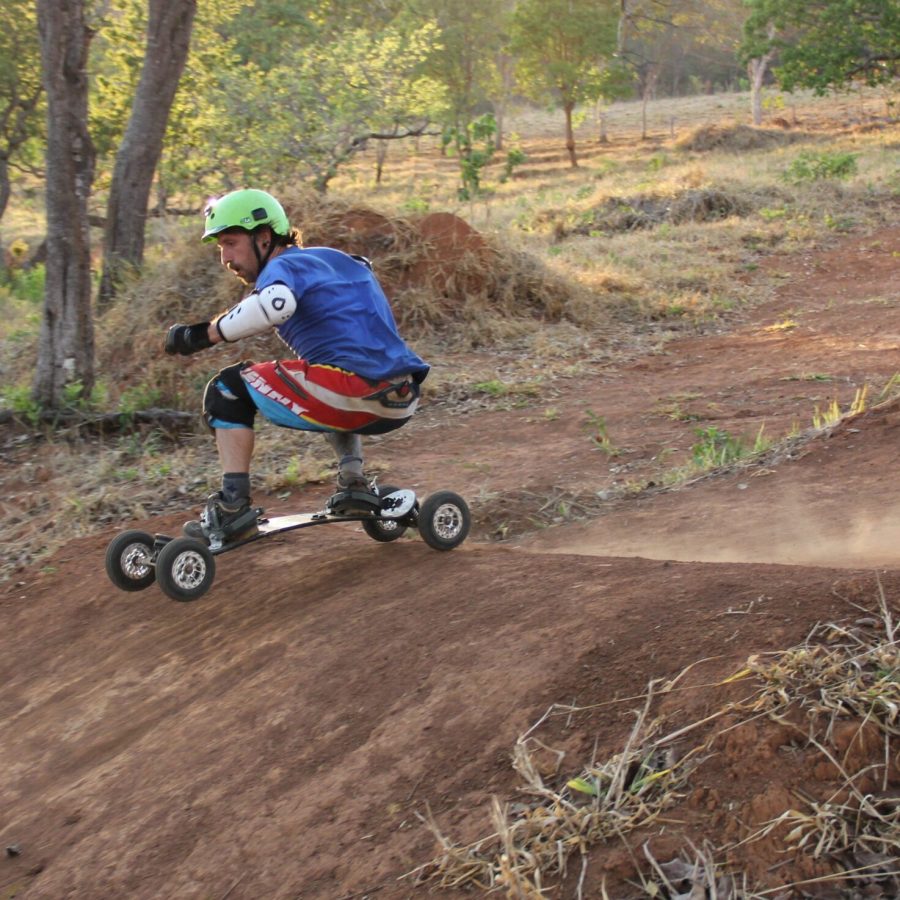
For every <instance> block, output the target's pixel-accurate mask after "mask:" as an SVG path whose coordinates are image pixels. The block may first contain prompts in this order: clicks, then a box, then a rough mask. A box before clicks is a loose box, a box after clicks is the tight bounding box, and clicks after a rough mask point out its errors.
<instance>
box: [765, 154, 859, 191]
mask: <svg viewBox="0 0 900 900" xmlns="http://www.w3.org/2000/svg"><path fill="white" fill-rule="evenodd" d="M856 158H857V154H856V153H814V152H813V151H811V150H805V151H804V152H803V153H801V154H800V155H799V156H798V157H797V158H796V159H795V160H794V161H793V162H792V163H791V164H790V165H789V166H788V167H787V169H785V171H784V174H783V175H782V177H783V178H784V180H785V181H789V182H791V183H792V184H800V183H802V182H804V181H822V180H824V179H829V178H837V179H843V178H850V177H851V176H852V175H855V174H856V170H857V165H856Z"/></svg>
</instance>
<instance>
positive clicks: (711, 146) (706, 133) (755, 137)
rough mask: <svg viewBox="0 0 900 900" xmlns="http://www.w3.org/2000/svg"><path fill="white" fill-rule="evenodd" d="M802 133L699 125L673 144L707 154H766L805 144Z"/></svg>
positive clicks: (681, 148) (678, 147)
mask: <svg viewBox="0 0 900 900" xmlns="http://www.w3.org/2000/svg"><path fill="white" fill-rule="evenodd" d="M807 139H808V136H807V135H806V134H804V133H803V132H797V131H785V130H783V129H771V128H754V127H753V126H751V125H719V124H712V125H701V126H700V127H699V128H695V129H694V130H693V131H691V132H689V133H688V134H686V135H685V136H684V137H682V138H679V139H678V140H677V141H676V142H675V147H676V148H677V149H678V150H688V151H691V152H694V153H707V152H709V151H711V150H718V151H723V152H725V153H746V152H747V151H750V150H770V149H772V148H774V147H786V146H788V145H789V144H794V143H797V142H798V141H802V140H807Z"/></svg>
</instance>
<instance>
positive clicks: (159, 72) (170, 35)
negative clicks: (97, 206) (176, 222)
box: [97, 0, 197, 312]
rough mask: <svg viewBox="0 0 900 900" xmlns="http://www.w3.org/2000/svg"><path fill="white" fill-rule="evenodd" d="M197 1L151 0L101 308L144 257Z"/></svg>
mask: <svg viewBox="0 0 900 900" xmlns="http://www.w3.org/2000/svg"><path fill="white" fill-rule="evenodd" d="M196 10H197V0H150V16H149V21H148V24H147V52H146V56H145V57H144V64H143V67H142V68H141V79H140V81H139V82H138V86H137V90H136V91H135V95H134V105H133V106H132V110H131V117H130V118H129V120H128V127H127V129H126V130H125V136H124V137H123V138H122V144H121V146H120V147H119V150H118V153H117V154H116V165H115V168H114V170H113V176H112V184H111V185H110V193H109V202H108V204H107V209H106V232H105V235H104V248H103V249H104V252H103V275H102V277H101V279H100V291H99V295H98V298H97V308H98V311H101V312H102V311H103V310H105V309H107V308H108V306H109V304H110V302H111V301H112V299H113V297H114V296H115V294H116V291H117V289H118V286H119V284H120V283H121V280H122V278H123V277H124V276H126V275H127V274H128V272H129V271H134V270H135V269H137V268H139V267H140V265H141V263H142V262H143V259H144V228H145V225H146V220H147V206H148V203H149V201H150V191H151V189H152V186H153V176H154V174H155V173H156V167H157V164H158V163H159V158H160V154H161V153H162V144H163V138H164V137H165V133H166V124H167V122H168V119H169V110H170V109H171V107H172V101H173V100H174V98H175V91H176V90H177V89H178V81H179V79H180V78H181V73H182V72H183V71H184V65H185V62H186V61H187V55H188V50H189V48H190V42H191V28H192V26H193V22H194V14H195V12H196Z"/></svg>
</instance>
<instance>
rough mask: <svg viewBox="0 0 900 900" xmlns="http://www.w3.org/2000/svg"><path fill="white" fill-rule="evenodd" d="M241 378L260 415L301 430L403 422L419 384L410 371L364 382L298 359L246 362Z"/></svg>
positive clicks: (378, 429) (367, 429) (372, 428)
mask: <svg viewBox="0 0 900 900" xmlns="http://www.w3.org/2000/svg"><path fill="white" fill-rule="evenodd" d="M241 377H242V378H243V380H244V383H245V384H246V385H247V389H248V390H249V392H250V398H251V399H252V400H253V402H254V403H255V404H256V408H257V409H258V410H259V411H260V413H262V415H263V416H264V417H265V418H266V419H268V420H269V421H270V422H273V423H274V424H275V425H281V426H282V427H284V428H299V429H301V430H303V431H349V432H354V433H356V434H382V433H384V432H386V431H392V430H393V429H395V428H399V427H400V426H401V425H403V424H404V423H405V422H406V421H408V419H409V418H410V416H412V414H413V413H414V412H415V411H416V407H417V406H418V403H419V383H418V381H417V380H416V379H415V378H414V377H413V376H411V375H399V376H397V377H395V378H391V379H390V380H387V381H370V380H369V379H367V378H363V377H361V376H360V375H354V374H353V373H352V372H347V371H346V370H344V369H339V368H336V367H335V366H323V365H311V364H310V363H307V362H306V361H305V360H302V359H293V360H281V361H272V362H264V363H251V364H250V365H247V366H244V368H242V369H241Z"/></svg>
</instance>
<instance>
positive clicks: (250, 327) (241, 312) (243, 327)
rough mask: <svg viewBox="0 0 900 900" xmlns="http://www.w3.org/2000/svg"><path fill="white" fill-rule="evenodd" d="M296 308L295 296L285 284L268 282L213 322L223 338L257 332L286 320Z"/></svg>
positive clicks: (235, 339)
mask: <svg viewBox="0 0 900 900" xmlns="http://www.w3.org/2000/svg"><path fill="white" fill-rule="evenodd" d="M296 309H297V298H296V297H295V296H294V293H293V291H292V290H291V289H290V288H289V287H288V286H287V285H286V284H270V285H269V286H268V287H264V288H263V289H262V290H261V291H253V293H252V294H248V295H247V296H246V297H244V299H243V300H241V302H240V303H238V304H237V306H234V307H232V308H231V309H230V310H229V311H228V312H227V313H225V315H224V316H222V317H221V318H220V319H218V320H217V321H216V328H218V329H219V334H221V335H222V338H223V339H224V340H226V341H239V340H240V339H241V338H245V337H250V336H251V335H253V334H259V333H260V332H262V331H265V330H266V329H267V328H275V327H277V326H278V325H281V324H283V323H284V322H287V320H288V319H289V318H290V317H291V316H292V315H293V314H294V312H295V311H296Z"/></svg>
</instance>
